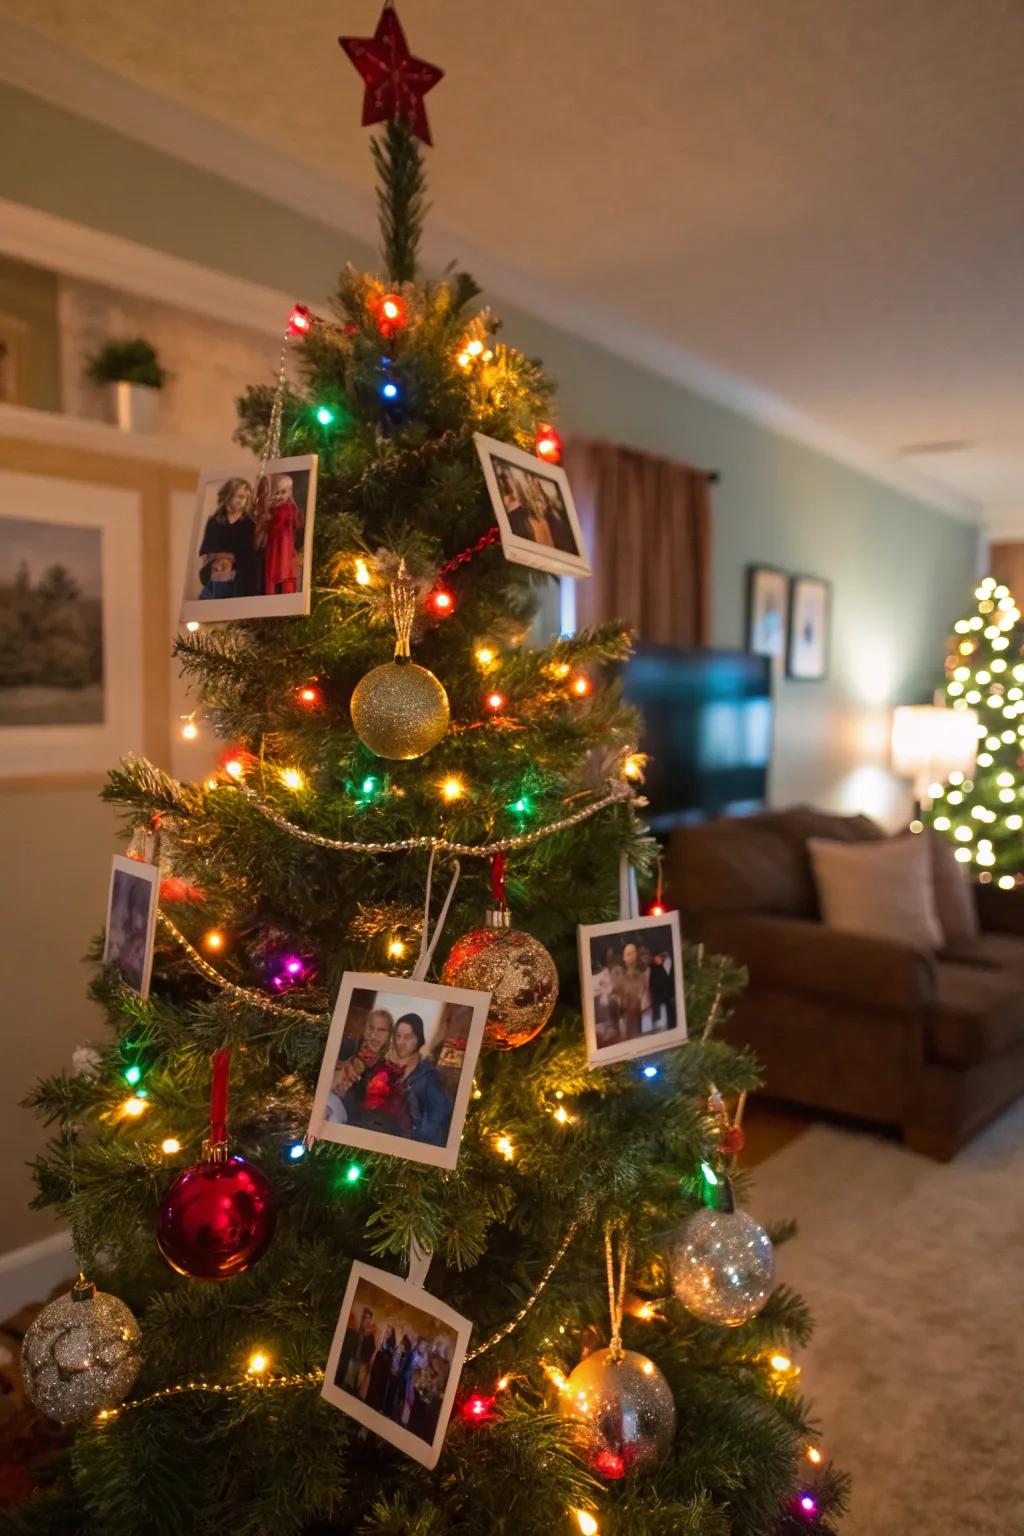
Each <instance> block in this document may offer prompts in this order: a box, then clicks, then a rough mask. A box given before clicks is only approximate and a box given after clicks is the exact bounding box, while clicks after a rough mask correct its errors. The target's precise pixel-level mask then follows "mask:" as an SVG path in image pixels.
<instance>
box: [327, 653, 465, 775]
mask: <svg viewBox="0 0 1024 1536" xmlns="http://www.w3.org/2000/svg"><path fill="white" fill-rule="evenodd" d="M351 708H352V724H353V725H354V727H355V730H356V735H357V736H358V737H359V740H360V741H361V742H362V743H363V745H364V746H367V747H369V749H370V751H371V752H376V754H377V756H378V757H388V758H394V759H397V760H399V761H407V760H408V759H409V758H413V757H422V756H423V754H424V753H425V752H429V751H430V749H431V747H436V746H437V744H438V742H439V741H440V740H441V738H442V737H443V736H444V734H445V732H446V731H447V729H448V718H449V710H448V695H447V694H446V693H445V691H444V688H443V686H442V685H441V683H439V682H438V680H437V678H436V677H435V676H434V674H433V672H428V671H427V669H426V667H420V666H417V664H416V663H415V662H414V661H409V660H408V659H404V658H402V657H396V658H395V660H394V661H387V662H385V663H384V665H383V666H380V667H374V669H373V671H372V672H367V674H366V676H365V677H364V678H361V679H360V681H359V682H358V683H357V684H356V688H355V692H354V693H353V695H352V705H351Z"/></svg>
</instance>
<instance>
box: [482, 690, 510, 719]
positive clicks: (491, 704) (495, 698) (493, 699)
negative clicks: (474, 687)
mask: <svg viewBox="0 0 1024 1536" xmlns="http://www.w3.org/2000/svg"><path fill="white" fill-rule="evenodd" d="M505 702H506V700H505V695H504V694H503V693H497V692H495V693H489V694H488V695H487V699H486V704H487V708H488V709H492V710H493V711H494V713H495V714H497V713H498V711H499V710H500V709H504V708H505Z"/></svg>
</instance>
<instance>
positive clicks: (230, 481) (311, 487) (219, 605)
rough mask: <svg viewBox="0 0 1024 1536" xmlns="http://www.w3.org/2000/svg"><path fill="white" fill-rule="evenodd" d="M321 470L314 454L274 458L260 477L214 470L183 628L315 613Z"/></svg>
mask: <svg viewBox="0 0 1024 1536" xmlns="http://www.w3.org/2000/svg"><path fill="white" fill-rule="evenodd" d="M316 470H317V459H316V455H315V454H309V455H306V456H305V457H302V458H293V459H271V460H270V462H269V463H268V464H267V466H266V470H265V471H264V473H263V474H262V475H257V474H255V473H253V472H251V471H250V472H249V473H248V474H232V473H230V472H227V471H224V470H214V471H210V472H208V473H206V474H204V475H203V476H202V477H201V478H200V482H199V494H198V498H197V502H196V515H195V520H194V523H193V528H192V547H191V550H190V552H189V560H188V564H187V566H186V575H185V595H184V600H183V602H182V609H181V617H182V620H183V621H184V622H188V621H190V620H196V619H198V620H199V621H200V623H205V622H210V621H214V622H216V621H218V620H221V619H246V618H253V619H255V618H261V617H263V618H273V617H281V616H284V615H288V614H296V613H308V612H309V580H308V574H307V573H308V570H309V558H308V556H309V552H310V550H311V549H312V539H313V514H314V510H315V506H316Z"/></svg>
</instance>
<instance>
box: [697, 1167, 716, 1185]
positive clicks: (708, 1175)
mask: <svg viewBox="0 0 1024 1536" xmlns="http://www.w3.org/2000/svg"><path fill="white" fill-rule="evenodd" d="M700 1171H701V1173H702V1174H703V1175H704V1178H705V1179H706V1180H707V1182H708V1183H709V1184H710V1185H712V1186H714V1185H715V1184H717V1183H718V1174H717V1173H716V1172H715V1170H714V1169H713V1168H712V1166H711V1164H710V1163H701V1165H700Z"/></svg>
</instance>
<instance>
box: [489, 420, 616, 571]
mask: <svg viewBox="0 0 1024 1536" xmlns="http://www.w3.org/2000/svg"><path fill="white" fill-rule="evenodd" d="M473 441H474V442H475V443H476V451H477V453H478V454H479V456H480V463H481V465H482V466H483V472H484V479H485V480H486V482H487V490H488V492H489V494H490V498H491V505H492V506H493V508H494V515H495V517H496V518H497V520H498V527H499V528H500V530H501V547H502V549H503V550H504V551H505V559H506V560H514V561H515V562H516V563H517V564H518V565H532V566H535V567H536V568H537V569H538V570H541V571H550V572H551V573H552V575H554V576H589V575H590V562H589V561H588V559H587V555H586V551H585V549H584V548H583V536H582V534H581V533H580V521H579V518H578V517H577V515H576V506H575V503H574V502H573V499H572V491H571V490H570V488H569V480H568V476H567V475H566V473H565V470H564V469H560V468H559V467H558V465H557V464H546V463H545V462H544V460H543V459H538V458H537V457H536V456H535V455H534V454H532V453H523V451H522V450H521V449H520V448H513V447H511V446H510V445H509V444H508V443H502V442H499V441H498V439H497V438H494V437H484V436H483V434H482V433H480V432H474V434H473Z"/></svg>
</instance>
